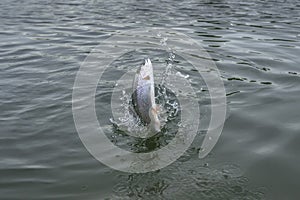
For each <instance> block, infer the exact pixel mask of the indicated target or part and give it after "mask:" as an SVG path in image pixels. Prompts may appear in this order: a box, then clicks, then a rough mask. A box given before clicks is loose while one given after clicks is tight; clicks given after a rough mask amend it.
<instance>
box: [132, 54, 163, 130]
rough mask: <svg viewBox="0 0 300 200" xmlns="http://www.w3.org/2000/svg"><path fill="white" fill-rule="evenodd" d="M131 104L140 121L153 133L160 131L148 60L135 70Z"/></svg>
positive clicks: (150, 64) (150, 66)
mask: <svg viewBox="0 0 300 200" xmlns="http://www.w3.org/2000/svg"><path fill="white" fill-rule="evenodd" d="M132 103H133V108H134V110H135V112H136V114H137V115H138V116H139V118H140V119H141V121H142V122H143V123H144V124H145V125H148V126H149V128H150V129H151V130H152V131H154V132H159V131H160V121H159V119H158V106H157V105H156V104H155V96H154V78H153V67H152V63H151V61H150V59H149V58H148V59H146V60H145V63H144V65H142V66H140V68H139V69H138V70H137V72H136V75H135V79H134V81H133V93H132Z"/></svg>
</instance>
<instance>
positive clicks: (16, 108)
mask: <svg viewBox="0 0 300 200" xmlns="http://www.w3.org/2000/svg"><path fill="white" fill-rule="evenodd" d="M299 13H300V2H299V1H296V0H282V1H281V0H274V1H250V0H248V1H235V0H230V1H226V0H216V1H209V0H205V1H191V0H190V1H151V2H150V1H147V2H146V1H100V0H99V1H98V0H82V1H79V0H74V1H59V0H50V1H46V0H36V1H34V0H28V1H17V0H2V1H1V2H0V15H1V16H0V17H1V20H0V55H1V56H0V66H1V70H0V85H1V92H0V100H1V101H0V111H1V114H0V123H1V124H0V125H1V126H0V127H1V128H0V130H1V134H0V158H1V159H0V177H1V178H0V199H5V200H8V199H30V200H33V199H105V198H106V199H212V200H215V199H222V200H224V199H229V200H236V199H271V200H273V199H280V200H282V199H288V200H297V199H299V198H300V192H299V187H300V180H299V178H300V157H299V153H300V145H299V144H300V126H299V120H300V107H299V99H300V89H299V83H300V68H299V67H300V66H299V65H300V58H299V55H300V47H299V44H300V43H299V39H300V21H299V19H300V14H299ZM141 27H164V28H169V29H173V30H177V31H180V32H182V33H184V34H186V35H188V36H189V37H191V38H193V39H195V40H197V41H198V42H199V43H200V44H201V45H202V46H203V47H204V48H205V49H206V50H207V51H208V52H209V54H210V56H211V57H212V58H213V60H214V61H215V63H216V65H217V66H218V68H219V70H220V73H221V77H222V80H223V81H224V85H225V88H226V93H227V104H228V105H227V106H228V108H229V109H228V113H227V120H226V122H225V125H224V129H223V132H222V135H221V137H220V139H219V141H218V143H217V145H216V146H215V148H214V149H213V151H212V152H211V153H210V154H209V156H208V157H206V158H205V159H199V158H198V151H199V146H201V140H200V139H196V140H195V141H194V143H193V144H192V146H191V147H190V148H189V150H188V151H187V152H186V153H185V154H184V155H183V156H182V157H181V158H180V159H178V160H177V161H176V162H174V163H173V164H171V165H170V166H168V167H166V168H163V169H161V170H159V171H156V172H151V173H146V174H128V173H123V172H119V171H115V170H113V169H110V168H109V167H107V166H105V165H103V164H101V163H100V162H98V161H97V160H96V159H94V158H93V157H92V156H91V155H90V154H89V153H88V151H87V150H86V149H85V147H84V146H83V144H82V143H81V141H80V139H79V136H78V134H77V132H76V129H75V125H74V121H73V116H72V87H73V83H74V80H75V76H76V72H77V71H78V69H79V67H80V64H81V63H82V62H83V61H84V59H85V57H86V56H87V55H88V54H89V53H90V52H91V50H92V49H93V48H94V47H95V46H96V45H98V44H99V42H101V41H102V40H103V39H106V38H108V37H109V36H111V35H113V34H114V33H116V32H117V31H120V30H129V29H132V28H141ZM135 59H136V58H135ZM111 76H112V77H113V76H114V74H111ZM107 103H109V102H107ZM102 106H103V105H102ZM104 106H105V105H104ZM102 117H103V120H105V119H107V118H108V116H102Z"/></svg>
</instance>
